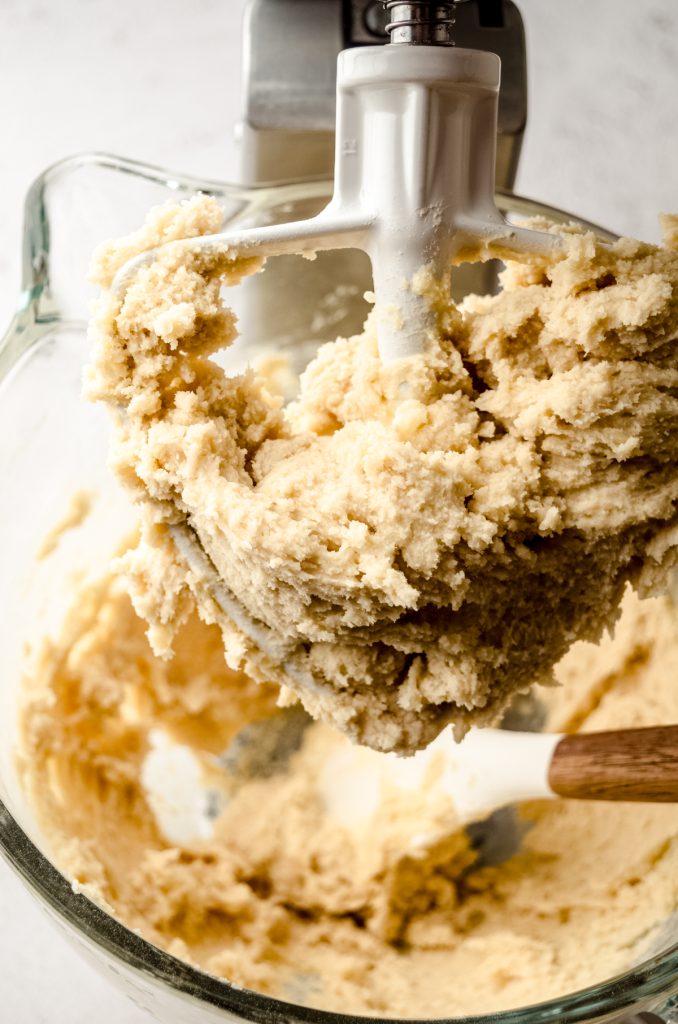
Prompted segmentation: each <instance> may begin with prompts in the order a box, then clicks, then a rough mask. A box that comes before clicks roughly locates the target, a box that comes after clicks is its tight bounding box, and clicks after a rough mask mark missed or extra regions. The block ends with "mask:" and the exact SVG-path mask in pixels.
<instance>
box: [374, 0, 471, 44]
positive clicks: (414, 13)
mask: <svg viewBox="0 0 678 1024" xmlns="http://www.w3.org/2000/svg"><path fill="white" fill-rule="evenodd" d="M465 2H466V0H451V2H448V3H431V2H430V0H411V2H410V3H402V0H382V3H383V5H384V7H385V8H386V10H387V11H388V12H389V14H390V16H391V21H390V22H389V23H388V25H387V26H386V31H387V32H388V34H389V36H390V41H391V42H392V43H406V44H408V45H410V46H454V40H453V38H452V28H453V26H454V21H455V18H454V9H455V7H456V6H457V4H460V3H465Z"/></svg>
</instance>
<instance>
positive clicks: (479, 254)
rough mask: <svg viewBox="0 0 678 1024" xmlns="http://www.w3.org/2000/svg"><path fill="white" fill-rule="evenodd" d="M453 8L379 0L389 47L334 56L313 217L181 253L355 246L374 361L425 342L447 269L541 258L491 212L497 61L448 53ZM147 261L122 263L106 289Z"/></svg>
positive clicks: (537, 241)
mask: <svg viewBox="0 0 678 1024" xmlns="http://www.w3.org/2000/svg"><path fill="white" fill-rule="evenodd" d="M453 6H454V5H453V4H449V3H448V4H430V3H423V2H417V3H409V4H405V3H399V2H393V0H388V2H387V3H386V7H387V8H388V9H389V10H390V12H391V16H392V21H391V22H390V23H389V26H388V29H389V31H390V35H391V44H390V45H389V46H386V47H360V48H353V49H349V50H344V51H343V52H342V53H340V55H339V60H338V64H337V122H336V149H335V175H334V179H335V190H334V196H333V199H332V201H331V202H330V203H329V205H328V206H327V207H326V208H325V209H324V210H323V211H321V213H319V214H318V215H317V216H316V217H313V218H311V219H309V220H306V221H297V222H294V223H290V224H277V225H272V226H267V227H263V228H251V229H246V230H244V231H240V232H232V233H228V232H227V233H224V234H217V235H211V236H203V237H201V238H197V239H189V240H187V241H186V243H185V244H186V246H187V247H188V248H190V249H192V250H201V251H203V252H204V251H205V250H207V251H208V253H209V251H210V250H211V251H213V252H214V253H215V255H218V256H219V258H221V259H223V256H224V253H226V254H227V255H228V256H229V257H232V258H233V259H237V258H240V257H243V256H252V255H258V256H261V257H265V258H268V257H271V256H278V255H285V254H293V253H296V254H301V255H306V256H310V257H313V256H314V255H315V254H316V253H317V252H319V251H323V250H329V249H362V250H364V251H365V252H367V254H368V255H369V257H370V260H371V263H372V272H373V279H374V292H375V296H376V305H377V318H378V322H377V333H378V342H379V351H380V355H381V357H382V359H383V360H384V361H385V362H389V361H393V360H396V359H400V358H403V357H408V356H412V355H416V354H418V353H420V352H423V351H425V350H426V349H427V348H429V346H430V345H431V344H432V343H433V342H434V339H435V336H436V334H437V333H438V325H437V314H436V302H435V299H434V298H432V297H431V296H432V295H434V293H435V286H437V285H440V286H441V287H442V288H447V289H449V279H450V269H451V267H452V265H453V264H454V263H459V262H464V261H469V260H470V261H476V260H480V261H482V260H486V259H489V258H492V257H499V258H502V257H505V256H507V255H509V256H517V255H519V254H529V253H533V252H551V251H553V249H554V246H556V245H557V244H558V243H557V241H556V239H554V237H553V236H551V235H549V234H546V233H543V232H535V231H529V230H526V229H524V228H516V227H514V226H512V225H509V224H508V223H507V222H506V221H505V220H504V219H503V217H502V216H501V215H500V213H499V212H498V210H497V208H496V206H495V201H494V189H495V149H496V141H495V140H496V130H497V103H498V94H499V69H500V61H499V58H498V57H497V56H496V55H495V54H491V53H487V52H483V51H479V50H466V49H460V48H457V47H451V46H450V45H449V44H450V32H451V24H452V9H453ZM153 256H154V254H153V253H150V254H144V255H143V256H141V257H138V258H137V260H135V261H133V262H132V263H130V264H128V265H127V266H126V267H124V268H123V269H122V271H121V272H120V274H119V275H118V278H117V281H116V285H117V287H118V288H119V289H121V290H122V289H124V287H125V285H126V283H127V281H128V280H129V279H130V276H132V275H133V274H134V272H135V271H136V269H137V268H138V266H139V265H140V264H143V263H145V262H148V261H149V260H151V259H152V258H153ZM422 272H423V276H422ZM424 279H425V281H426V282H427V285H428V286H427V287H424ZM431 282H433V286H434V287H431Z"/></svg>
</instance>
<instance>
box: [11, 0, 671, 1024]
mask: <svg viewBox="0 0 678 1024" xmlns="http://www.w3.org/2000/svg"><path fill="white" fill-rule="evenodd" d="M518 4H519V7H520V8H521V10H522V12H523V16H524V18H525V22H526V26H527V33H528V46H529V54H530V115H529V125H528V130H527V136H526V140H525V146H524V149H523V157H522V164H521V169H520V173H519V179H518V190H519V191H521V192H522V193H524V194H527V195H532V196H534V197H535V198H539V199H542V200H545V201H547V202H549V203H552V204H554V205H556V206H561V207H564V208H565V209H571V210H573V211H576V212H578V213H579V214H581V215H582V216H585V217H587V218H589V219H591V220H595V221H598V222H599V223H601V224H604V225H606V226H608V227H610V228H612V229H614V230H616V231H619V232H625V233H630V234H636V235H637V236H640V237H645V238H647V239H650V240H655V239H656V238H657V237H658V232H657V226H656V214H657V212H658V211H659V210H678V175H677V173H676V167H677V166H678V4H676V3H675V0H645V2H644V3H638V2H637V0H596V2H595V3H591V2H590V0H567V2H566V3H557V2H555V0H518ZM243 6H244V0H192V2H190V3H189V2H186V0H184V2H181V0H143V2H141V3H140V2H139V0H118V2H117V3H115V4H112V3H109V2H106V0H63V2H62V3H59V4H50V3H49V2H48V0H2V3H0V13H1V21H2V27H1V32H0V36H1V38H0V94H1V95H2V96H3V99H4V104H3V109H2V116H1V124H2V131H3V136H4V144H3V152H4V159H3V161H2V163H0V224H2V246H0V323H2V324H3V325H4V324H5V323H6V322H7V321H8V320H9V317H10V315H11V312H12V310H13V308H14V305H15V302H16V295H17V290H18V278H19V245H20V230H21V207H22V202H23V197H24V194H25V192H26V189H27V187H28V185H29V184H30V182H31V180H32V179H33V178H34V177H35V176H36V175H37V174H38V173H39V172H40V171H41V170H43V169H44V168H45V167H46V166H47V165H48V164H50V163H51V162H53V161H54V160H57V159H59V158H60V157H63V156H66V155H68V154H72V153H75V152H78V151H82V150H87V149H90V150H91V149H97V150H107V151H109V152H113V153H120V154H123V155H126V156H131V157H135V158H137V159H141V160H146V161H148V162H150V163H155V164H160V165H164V166H167V167H169V168H173V169H175V170H180V171H186V172H190V173H195V174H197V175H201V176H207V177H213V178H223V179H228V178H231V179H233V178H235V177H236V176H237V155H236V152H235V148H234V146H233V144H232V133H233V125H234V122H235V120H236V118H237V111H238V102H239V91H240V90H239V77H240V39H239V23H240V17H241V12H242V8H243ZM170 55H171V58H172V59H171V60H169V59H168V57H169V56H170ZM177 66H178V67H179V68H180V71H181V73H180V74H178V75H177V74H176V73H175V68H176V67H177ZM0 1017H1V1018H2V1020H3V1021H4V1020H6V1021H8V1022H9V1021H11V1022H12V1024H43V1022H45V1024H85V1022H87V1024H89V1022H90V1021H92V1020H95V1021H97V1024H143V1022H145V1021H148V1020H149V1018H148V1017H147V1015H146V1014H145V1013H143V1012H142V1011H140V1010H138V1009H136V1007H134V1006H133V1005H132V1003H129V1002H128V1001H127V1000H126V999H125V998H124V997H122V996H120V995H118V993H116V992H115V991H113V990H112V989H111V988H110V987H109V985H108V983H107V982H106V981H104V980H103V979H101V978H100V977H99V976H98V975H97V974H95V973H94V972H93V970H92V969H91V968H90V967H89V966H87V965H85V964H83V963H82V962H81V961H80V960H79V958H78V956H77V954H76V953H75V952H73V951H72V950H71V949H70V948H69V947H68V946H66V945H65V944H64V942H63V940H62V939H61V938H60V937H59V935H58V934H57V932H56V931H54V930H53V928H52V926H51V924H49V923H48V922H47V921H46V919H45V918H44V917H43V914H42V911H41V910H39V909H38V908H37V907H36V905H35V904H34V903H33V901H32V899H31V897H30V896H29V895H28V894H27V893H26V892H25V891H24V889H23V887H22V885H21V884H20V882H19V881H18V880H17V879H16V878H15V877H14V875H13V874H12V873H11V872H10V870H9V869H8V868H7V867H6V866H5V865H4V864H3V863H2V862H0Z"/></svg>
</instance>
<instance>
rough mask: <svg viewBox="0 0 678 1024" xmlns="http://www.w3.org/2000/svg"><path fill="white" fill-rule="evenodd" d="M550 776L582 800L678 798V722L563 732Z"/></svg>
mask: <svg viewBox="0 0 678 1024" xmlns="http://www.w3.org/2000/svg"><path fill="white" fill-rule="evenodd" d="M548 781H549V785H550V787H551V789H552V790H553V792H554V793H556V794H557V795H558V796H565V797H576V798H577V799H579V800H644V801H648V802H650V801H651V802H654V803H673V802H677V803H678V725H658V726H653V727H650V728H645V729H617V730H615V731H614V732H591V733H577V734H576V735H574V736H563V738H562V739H561V740H560V742H559V743H558V745H557V746H556V748H555V750H554V752H553V757H552V759H551V764H550V767H549V773H548Z"/></svg>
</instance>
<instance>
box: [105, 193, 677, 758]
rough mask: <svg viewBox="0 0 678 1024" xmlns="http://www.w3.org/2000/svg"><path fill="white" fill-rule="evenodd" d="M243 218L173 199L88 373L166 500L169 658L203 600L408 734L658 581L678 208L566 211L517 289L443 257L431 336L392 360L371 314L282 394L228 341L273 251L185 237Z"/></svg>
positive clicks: (157, 639)
mask: <svg viewBox="0 0 678 1024" xmlns="http://www.w3.org/2000/svg"><path fill="white" fill-rule="evenodd" d="M221 217H222V215H221V211H220V209H219V207H218V205H217V204H216V202H214V201H213V200H211V199H209V198H207V197H204V196H203V197H198V198H196V199H194V200H192V201H190V202H188V203H185V204H183V205H181V206H178V207H173V208H172V207H163V208H159V209H157V210H155V211H154V212H152V213H151V215H150V216H149V219H148V222H147V225H146V227H145V228H143V229H142V230H141V231H139V232H138V233H137V234H136V235H134V236H130V237H129V238H126V239H123V240H122V241H121V242H118V243H114V244H111V245H109V246H107V247H106V248H104V250H103V251H102V252H101V253H100V254H99V257H98V259H97V261H96V266H95V279H96V281H97V282H98V284H99V285H100V286H101V288H102V296H101V298H100V300H99V303H98V307H97V311H96V314H95V317H94V320H93V324H92V331H91V334H92V340H93V346H94V355H93V362H92V365H91V369H90V372H89V375H88V383H87V390H88V394H89V396H90V397H91V398H93V399H99V400H103V401H104V402H106V403H108V404H109V405H110V406H111V408H112V409H113V410H114V411H115V412H116V415H117V417H118V427H117V430H116V434H115V440H114V444H113V462H114V465H115V467H116V469H117V471H118V473H119V475H120V477H121V478H122V480H123V481H124V482H125V484H126V485H127V486H128V488H129V490H130V493H131V494H132V496H133V497H134V499H135V500H136V501H138V502H140V503H141V504H143V505H144V506H145V510H146V511H145V516H146V526H145V533H144V538H143V540H142V543H141V545H140V547H139V549H138V550H137V552H136V554H135V555H131V556H129V557H128V559H127V573H128V585H129V587H130V589H131V593H132V597H133V600H134V603H135V607H136V608H137V610H138V611H139V612H140V614H141V615H142V616H143V617H144V618H146V619H147V620H148V621H149V623H150V637H151V641H152V643H153V645H154V648H155V649H156V651H158V652H159V653H166V652H167V651H168V650H169V648H170V646H171V642H172V636H173V634H174V633H175V631H176V629H177V628H178V627H179V626H180V625H181V623H183V622H185V621H186V620H187V618H188V617H189V616H190V615H191V614H192V609H193V607H194V606H195V604H196V602H197V605H198V607H199V608H200V610H201V614H202V615H203V617H204V618H205V620H206V621H208V622H209V621H215V620H219V621H220V622H221V625H222V629H223V637H224V645H225V651H226V657H227V660H228V663H229V665H230V666H231V667H232V668H233V669H235V670H238V671H246V672H247V673H248V674H250V675H251V676H253V677H254V678H258V679H264V680H269V681H273V682H277V683H279V684H281V685H285V684H288V685H290V686H291V687H292V688H293V689H294V691H295V693H296V695H297V697H298V698H300V699H301V701H302V702H303V704H304V706H305V707H306V708H307V709H308V711H309V712H310V713H311V714H312V715H313V716H315V717H319V718H322V719H323V720H326V721H328V722H331V723H332V724H333V725H335V726H337V727H338V728H340V729H342V730H343V731H345V732H346V733H347V734H349V735H350V736H351V737H352V738H353V739H355V740H357V741H359V742H360V743H363V744H367V745H369V746H372V747H374V748H377V749H380V750H396V751H400V752H412V751H413V750H415V749H417V748H420V747H422V746H425V745H426V744H427V743H428V742H429V741H430V740H431V739H433V737H434V736H435V735H436V734H437V733H438V732H439V731H440V729H441V728H442V727H443V726H444V725H445V724H446V723H448V722H453V723H455V724H456V725H457V726H458V728H459V732H462V731H463V729H464V728H465V727H466V726H468V725H469V724H471V723H486V722H489V721H492V720H494V719H495V718H496V717H497V715H498V713H499V712H500V711H501V709H502V708H503V707H504V706H505V705H506V703H507V701H508V700H509V699H510V698H511V696H512V695H513V694H514V693H515V692H516V691H519V690H524V689H525V688H526V686H527V685H528V684H530V683H532V682H533V681H537V682H544V683H548V682H549V681H551V680H552V671H553V666H554V664H555V663H556V662H557V661H558V660H559V659H560V658H561V657H562V656H563V654H564V653H565V652H566V651H567V649H568V648H569V647H570V646H571V644H572V643H573V642H574V641H575V640H577V639H589V640H596V639H597V638H598V637H599V636H600V634H601V632H602V630H603V629H604V628H605V627H607V626H610V625H611V624H612V623H613V622H614V620H615V618H616V616H617V614H618V606H619V602H620V599H621V596H622V592H623V590H624V587H625V585H626V583H627V582H630V583H631V584H632V585H633V586H634V587H635V588H636V589H637V590H638V591H639V592H641V593H645V592H649V591H652V590H654V589H656V588H657V587H659V586H661V585H663V583H664V582H665V579H666V574H667V571H668V568H669V566H670V565H671V564H672V563H673V562H675V560H676V552H677V551H678V513H677V503H678V392H677V389H678V344H677V342H676V336H677V334H678V298H677V296H678V291H677V287H678V229H677V228H676V223H677V222H676V220H675V219H671V218H667V220H666V246H665V247H663V248H662V247H655V246H651V245H646V244H642V243H640V242H635V241H630V240H622V241H620V242H618V243H617V244H615V245H614V246H612V247H611V248H609V249H606V248H603V247H602V246H600V245H599V244H597V242H596V240H595V238H594V236H593V235H591V234H586V233H583V232H582V231H580V230H579V229H577V228H576V227H572V228H571V229H567V230H566V231H565V232H564V233H563V236H562V237H563V250H562V254H561V256H560V257H558V258H552V259H551V261H550V262H548V261H545V260H539V259H537V258H532V259H531V261H530V262H529V263H528V264H526V265H521V264H517V263H510V264H509V265H508V267H507V269H506V271H505V272H504V274H503V275H502V285H503V291H502V292H501V293H500V294H499V295H497V296H495V297H477V296H476V297H470V298H469V299H467V300H466V301H465V303H464V304H463V305H462V306H461V308H457V307H455V306H454V305H453V304H452V303H451V302H450V300H449V298H448V297H447V296H446V294H445V293H444V290H443V289H442V288H437V286H436V285H435V283H434V282H432V281H430V280H428V278H427V274H426V271H425V269H424V270H422V273H421V274H420V275H419V278H420V279H418V280H417V282H416V283H415V286H416V287H418V288H421V289H423V290H426V291H427V292H428V294H429V298H430V301H431V302H432V303H433V305H434V306H435V309H436V312H437V322H438V332H437V334H436V335H435V336H430V337H428V338H427V339H426V345H425V352H424V354H423V355H421V356H417V357H414V358H411V359H407V360H401V361H399V362H396V363H394V364H390V365H383V364H382V363H381V361H380V359H379V356H378V352H377V341H376V331H375V320H374V318H372V319H369V320H368V322H367V324H366V327H365V331H364V333H363V334H361V335H359V336H357V337H353V338H349V339H339V340H338V341H337V342H335V343H333V344H330V345H326V346H325V347H323V348H322V349H321V350H320V352H319V354H318V356H317V358H316V359H315V360H314V362H313V363H312V364H311V365H310V366H309V368H308V369H307V370H306V372H305V374H304V375H303V377H302V380H301V393H300V396H299V398H298V400H297V401H296V402H294V403H293V404H292V405H290V406H288V407H287V408H285V409H283V408H282V403H281V401H280V399H278V398H276V397H275V396H274V395H272V394H271V393H270V392H269V390H268V389H267V387H266V385H265V383H264V382H263V381H262V379H260V378H258V377H257V376H256V375H255V373H254V372H251V371H250V372H247V373H244V374H243V375H241V376H235V377H229V376H227V375H226V374H225V372H224V371H223V370H222V369H220V367H219V366H218V364H217V363H216V362H215V361H214V360H212V359H211V358H210V357H211V356H212V355H213V354H214V353H215V352H217V351H218V350H219V349H220V348H223V347H224V346H227V345H229V344H230V343H231V342H232V340H233V339H234V338H235V335H236V325H235V318H234V315H233V314H232V312H231V311H230V310H229V309H228V307H227V306H226V305H225V303H224V301H223V298H222V286H223V284H224V282H225V283H227V284H233V283H235V282H236V281H238V280H239V279H240V278H241V277H242V276H243V275H245V274H248V273H251V272H254V271H255V270H257V269H259V264H258V262H257V261H256V260H254V259H250V260H247V261H240V262H238V261H235V260H234V259H233V258H231V257H230V256H229V253H228V252H226V251H224V250H220V249H218V248H215V247H212V248H210V249H202V250H193V251H192V250H191V248H190V246H188V247H187V246H186V245H185V244H182V242H181V241H179V240H181V239H186V238H190V237H193V236H196V235H201V234H208V233H210V232H215V231H217V230H218V229H219V227H220V224H221ZM541 226H542V227H543V226H544V225H541ZM553 230H554V229H553ZM165 243H170V244H165ZM172 243H173V244H172ZM158 245H163V247H162V248H160V249H159V250H158V251H157V252H156V253H155V256H154V257H153V258H152V259H151V260H150V262H147V263H145V264H144V265H143V266H141V267H140V268H138V269H137V271H136V273H135V274H134V275H133V276H132V277H131V278H130V279H129V280H128V281H127V282H126V285H125V287H124V288H123V289H122V291H121V290H120V289H116V288H114V287H112V280H113V276H114V274H115V272H116V270H117V269H118V268H120V266H121V265H122V264H123V263H124V262H125V260H127V259H128V258H129V257H131V256H134V255H136V254H137V253H140V252H143V251H145V250H147V249H149V248H151V247H153V246H158ZM177 522H188V523H189V524H190V527H191V528H192V529H193V530H194V531H195V533H196V534H197V536H198V537H199V539H200V541H201V543H202V545H203V547H204V549H205V550H206V551H207V552H208V553H209V555H210V557H211V559H212V561H213V563H214V566H215V567H216V569H217V571H218V574H219V577H220V578H221V580H222V581H224V582H225V584H226V585H227V587H228V588H229V589H230V590H231V591H232V592H233V593H234V594H235V595H237V598H238V599H239V600H240V602H241V603H242V604H243V605H244V606H245V608H246V611H247V613H248V614H249V615H250V617H251V618H253V619H254V620H256V621H257V622H258V623H263V624H264V625H265V626H267V627H269V628H270V629H271V630H272V631H273V634H274V635H275V637H276V638H277V640H278V641H279V648H278V649H279V651H280V652H281V654H280V656H279V657H266V656H265V655H264V654H263V653H262V651H260V650H259V649H258V648H257V647H256V646H255V645H254V644H253V643H252V641H251V640H250V639H249V638H248V637H247V636H246V635H245V634H244V633H243V632H242V631H241V630H240V629H239V628H238V626H237V625H236V624H235V623H234V622H232V621H230V620H228V619H225V618H224V616H223V614H221V615H220V614H219V612H218V609H217V607H216V605H215V603H214V601H213V600H211V598H210V594H209V588H207V587H206V586H205V581H204V580H202V579H201V578H200V574H199V573H196V572H195V571H191V570H189V568H188V566H187V565H186V564H185V563H184V561H183V560H182V558H181V556H180V555H179V554H178V552H177V551H176V550H175V549H174V546H173V543H172V539H171V536H170V534H169V533H168V525H171V524H174V523H177ZM286 659H287V660H289V661H290V663H292V661H293V662H294V664H295V665H297V666H300V674H301V675H302V676H303V674H304V673H306V677H307V678H308V677H309V676H310V677H311V679H312V680H313V685H312V686H308V685H305V684H304V683H303V681H302V682H299V681H298V680H296V681H295V679H294V678H292V677H291V676H290V675H289V674H288V673H286V671H285V669H284V667H283V662H284V661H285V660H286Z"/></svg>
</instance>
